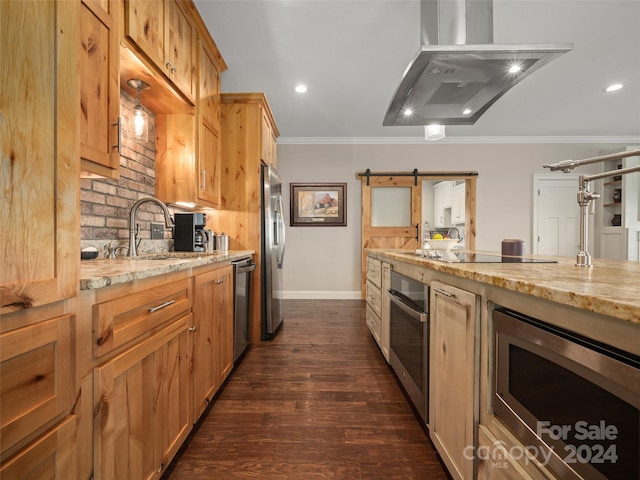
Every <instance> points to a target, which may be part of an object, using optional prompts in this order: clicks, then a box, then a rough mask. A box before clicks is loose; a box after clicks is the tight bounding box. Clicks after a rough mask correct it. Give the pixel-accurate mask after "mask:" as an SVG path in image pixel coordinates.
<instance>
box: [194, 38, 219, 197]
mask: <svg viewBox="0 0 640 480" xmlns="http://www.w3.org/2000/svg"><path fill="white" fill-rule="evenodd" d="M199 54H200V57H199V59H200V72H199V89H198V113H197V115H198V174H199V180H200V181H199V186H198V196H199V197H200V198H202V199H203V200H206V202H207V203H208V204H209V205H211V206H212V207H216V208H219V207H220V203H221V200H222V199H221V191H220V188H221V184H220V182H221V175H220V170H221V158H222V151H221V144H220V72H219V70H218V67H217V65H216V63H215V61H214V58H215V56H214V55H212V54H211V53H209V50H208V49H207V48H206V47H205V45H204V43H203V44H201V45H200V51H199Z"/></svg>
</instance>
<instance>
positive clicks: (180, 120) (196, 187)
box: [156, 39, 226, 208]
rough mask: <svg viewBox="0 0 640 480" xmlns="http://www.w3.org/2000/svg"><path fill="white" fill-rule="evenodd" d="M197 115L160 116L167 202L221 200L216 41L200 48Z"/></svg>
mask: <svg viewBox="0 0 640 480" xmlns="http://www.w3.org/2000/svg"><path fill="white" fill-rule="evenodd" d="M198 51H199V55H198V65H199V68H198V73H199V79H198V90H197V102H196V115H195V117H194V116H193V115H189V114H168V115H157V116H156V134H157V145H156V148H157V154H156V195H157V196H158V198H160V199H161V200H163V201H164V202H166V203H171V204H183V205H184V204H192V206H194V207H195V206H198V207H213V208H218V207H220V205H221V191H220V187H221V183H220V182H221V166H220V158H221V144H220V71H221V70H222V69H224V68H226V65H225V64H224V62H222V61H221V57H220V55H219V53H218V52H217V48H215V45H213V42H211V45H210V44H209V42H206V41H205V40H204V39H201V41H200V42H199V47H198Z"/></svg>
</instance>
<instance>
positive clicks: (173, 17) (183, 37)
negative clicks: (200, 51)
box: [124, 0, 197, 103]
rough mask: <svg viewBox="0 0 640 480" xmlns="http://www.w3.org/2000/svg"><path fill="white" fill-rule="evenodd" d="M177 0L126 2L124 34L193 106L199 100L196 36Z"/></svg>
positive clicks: (188, 18) (191, 24)
mask: <svg viewBox="0 0 640 480" xmlns="http://www.w3.org/2000/svg"><path fill="white" fill-rule="evenodd" d="M180 3H181V2H177V1H176V0H164V1H158V0H125V2H124V5H125V7H124V29H125V35H126V37H127V38H128V39H130V40H131V41H132V43H133V44H134V46H135V47H136V48H137V49H138V50H139V51H140V52H141V53H143V54H144V55H145V56H146V57H147V58H148V59H149V60H150V61H151V62H152V63H153V64H154V65H155V66H156V68H157V69H158V70H159V71H160V72H162V73H163V74H164V75H165V76H166V77H167V78H168V79H169V80H170V81H171V82H172V83H173V84H174V85H175V86H176V87H177V89H178V90H179V91H180V92H182V94H183V95H184V96H185V98H186V99H187V100H189V101H190V102H191V103H193V102H194V101H195V98H196V84H197V82H196V77H197V72H196V68H195V67H196V37H197V32H196V29H195V27H194V26H193V23H192V22H191V19H190V17H189V16H188V15H187V14H186V13H185V11H184V10H183V9H182V8H181V5H180Z"/></svg>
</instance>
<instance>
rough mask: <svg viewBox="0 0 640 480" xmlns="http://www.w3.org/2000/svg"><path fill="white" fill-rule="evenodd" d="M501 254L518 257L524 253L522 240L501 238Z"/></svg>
mask: <svg viewBox="0 0 640 480" xmlns="http://www.w3.org/2000/svg"><path fill="white" fill-rule="evenodd" d="M502 255H511V256H516V257H520V256H522V255H524V240H520V239H517V238H505V239H504V240H502Z"/></svg>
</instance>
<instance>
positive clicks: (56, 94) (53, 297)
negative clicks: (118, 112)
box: [0, 0, 80, 315]
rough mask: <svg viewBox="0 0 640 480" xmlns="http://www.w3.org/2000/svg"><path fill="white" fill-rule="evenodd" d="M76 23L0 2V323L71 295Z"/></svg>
mask: <svg viewBox="0 0 640 480" xmlns="http://www.w3.org/2000/svg"><path fill="white" fill-rule="evenodd" d="M79 18H80V3H79V2H42V1H39V0H32V1H29V0H24V1H19V2H0V23H1V25H0V42H1V44H2V45H3V46H5V48H4V49H3V50H4V52H3V57H2V58H3V60H4V61H3V66H2V73H1V74H0V75H1V81H0V83H1V85H2V88H1V89H0V105H1V107H0V109H1V111H2V113H1V116H2V128H0V150H1V152H2V162H0V191H1V192H2V193H0V204H2V208H0V225H2V227H1V228H0V245H2V275H1V280H0V283H1V285H0V299H1V304H0V315H1V314H5V313H10V312H14V311H18V310H23V309H27V308H31V307H36V306H39V305H44V304H48V303H52V302H57V301H60V300H63V299H66V298H71V297H75V296H76V294H77V290H78V284H79V281H78V272H79V270H80V268H79V265H80V264H79V262H80V255H79V249H80V247H79V242H78V239H79V238H80V223H79V217H78V211H79V204H80V200H79V195H80V188H79V181H80V180H79V164H80V161H79V148H78V144H79V142H78V131H77V125H78V123H77V113H78V112H77V105H79V102H80V100H79V98H80V96H79V85H78V79H79V78H78V77H79V76H78V70H77V57H78V53H77V50H78V42H77V39H78V38H80V31H79V27H80V22H79ZM7 45H11V48H8V47H6V46H7Z"/></svg>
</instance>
